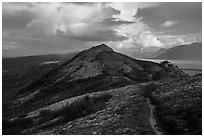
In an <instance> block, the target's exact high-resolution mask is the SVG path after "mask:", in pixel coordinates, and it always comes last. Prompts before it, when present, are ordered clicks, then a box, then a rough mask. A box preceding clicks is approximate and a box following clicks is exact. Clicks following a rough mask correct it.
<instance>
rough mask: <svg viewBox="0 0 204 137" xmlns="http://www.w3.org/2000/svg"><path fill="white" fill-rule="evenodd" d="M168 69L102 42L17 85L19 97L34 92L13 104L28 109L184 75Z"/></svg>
mask: <svg viewBox="0 0 204 137" xmlns="http://www.w3.org/2000/svg"><path fill="white" fill-rule="evenodd" d="M171 69H172V67H168V66H167V67H166V66H164V65H163V64H157V63H153V62H148V61H140V60H135V59H132V58H130V57H128V56H126V55H123V54H119V53H116V52H114V51H113V50H112V49H111V48H109V47H108V46H106V45H104V44H102V45H99V46H96V47H92V48H90V49H88V50H84V51H82V52H80V53H79V54H77V55H76V56H75V57H74V58H72V59H71V60H69V61H67V62H64V63H63V64H61V65H60V66H59V67H58V68H56V69H52V70H51V71H50V72H48V73H47V74H45V75H44V76H42V77H41V78H40V79H38V80H36V81H35V82H33V83H31V84H30V85H28V86H27V87H25V88H24V89H21V90H20V91H19V94H18V98H19V99H20V98H24V97H26V96H28V95H30V94H31V93H34V92H37V91H38V92H37V94H36V95H35V96H33V97H32V98H30V99H29V100H27V101H26V102H17V105H18V108H19V109H20V110H21V108H23V111H25V110H26V111H25V112H29V111H31V110H33V109H37V108H39V107H41V106H44V105H49V104H52V103H55V102H57V101H60V100H63V99H65V98H70V97H74V96H78V95H82V94H85V93H90V92H96V91H100V90H107V89H113V88H116V87H122V86H125V85H129V84H133V83H139V82H146V81H151V80H153V79H160V78H161V77H168V76H181V75H185V74H184V73H183V72H182V71H179V73H178V74H177V73H172V72H171ZM173 69H175V70H176V69H177V68H173ZM177 70H179V69H177ZM177 70H176V71H177Z"/></svg>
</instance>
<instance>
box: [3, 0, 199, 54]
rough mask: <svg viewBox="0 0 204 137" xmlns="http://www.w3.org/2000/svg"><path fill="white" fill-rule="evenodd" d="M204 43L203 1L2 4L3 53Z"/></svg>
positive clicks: (125, 49) (124, 50)
mask: <svg viewBox="0 0 204 137" xmlns="http://www.w3.org/2000/svg"><path fill="white" fill-rule="evenodd" d="M201 41H202V3H201V2H195V3H192V2H191V3H189V2H188V3H187V2H181V3H178V2H176V3H175V2H173V3H170V2H164V3H158V2H153V3H150V2H143V3H142V2H135V3H133V2H128V3H121V2H118V3H117V2H114V3H110V2H109V3H100V2H97V3H79V2H78V3H53V2H51V3H31V2H27V3H16V2H15V3H11V2H10V3H5V2H4V3H3V4H2V55H3V57H16V56H28V55H42V54H53V53H69V52H74V51H81V50H84V49H87V48H89V47H92V46H96V45H98V44H101V43H105V44H107V45H108V46H110V47H111V48H113V49H114V50H115V51H119V52H122V53H130V52H131V53H141V52H150V51H153V50H158V49H160V48H171V47H174V46H177V45H181V44H190V43H192V42H201Z"/></svg>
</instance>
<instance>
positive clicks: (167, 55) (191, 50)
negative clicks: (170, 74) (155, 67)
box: [156, 43, 202, 60]
mask: <svg viewBox="0 0 204 137" xmlns="http://www.w3.org/2000/svg"><path fill="white" fill-rule="evenodd" d="M156 58H157V59H170V60H202V43H192V44H189V45H179V46H176V47H173V48H170V49H168V50H166V51H165V52H163V53H162V54H160V55H159V56H157V57H156Z"/></svg>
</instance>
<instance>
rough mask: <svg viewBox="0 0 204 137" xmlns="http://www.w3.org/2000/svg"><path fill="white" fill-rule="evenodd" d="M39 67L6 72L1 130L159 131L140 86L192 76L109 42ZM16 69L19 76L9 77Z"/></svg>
mask: <svg viewBox="0 0 204 137" xmlns="http://www.w3.org/2000/svg"><path fill="white" fill-rule="evenodd" d="M42 65H45V67H42ZM38 66H41V67H42V68H39V69H38ZM35 67H36V72H35V73H33V74H32V71H28V70H29V68H30V70H32V67H30V66H27V69H26V66H25V67H24V69H25V71H24V73H21V71H16V70H10V73H6V72H3V73H4V74H7V75H3V81H4V82H3V85H4V86H3V98H4V100H3V112H4V113H3V116H4V117H3V134H158V133H157V131H156V126H154V124H152V122H148V121H149V119H150V117H151V119H152V115H153V114H152V109H151V107H150V104H149V103H148V101H147V99H146V97H145V96H144V93H143V91H142V90H141V89H140V88H139V87H140V84H141V83H147V82H151V81H155V80H157V81H160V80H161V81H162V80H163V79H170V80H171V79H176V78H177V79H189V78H190V77H189V76H187V75H186V74H185V73H184V72H183V71H182V70H180V69H179V68H178V67H177V66H175V65H173V64H170V63H169V62H167V61H165V62H162V63H160V64H158V63H153V62H150V61H142V60H136V59H133V58H131V57H128V56H126V55H123V54H120V53H117V52H114V51H113V50H112V49H111V48H110V47H108V46H107V45H105V44H101V45H98V46H95V47H92V48H90V49H87V50H84V51H82V52H80V53H78V54H77V55H75V56H74V57H73V58H72V59H70V60H67V61H65V62H63V63H55V65H54V64H49V63H40V64H36V65H35ZM46 69H47V71H46ZM26 70H27V71H26ZM39 70H44V71H42V73H40V74H39V75H38V74H37V73H39V72H40V71H39ZM12 71H16V73H18V74H16V73H14V75H13V77H19V79H17V80H15V79H14V80H12V79H7V80H6V77H8V76H9V74H12V73H11V72H12ZM21 74H22V75H21ZM29 74H30V76H29ZM35 75H36V76H35ZM5 76H6V77H5ZM28 76H29V77H28ZM32 76H35V77H33V78H32ZM25 78H28V79H25ZM29 79H31V80H30V82H28V83H27V84H26V85H24V84H23V83H24V82H25V83H26V81H28V80H29ZM19 81H24V82H21V83H19V84H16V82H17V83H18V82H19ZM10 85H12V86H10ZM15 89H17V90H15ZM8 91H9V92H8ZM13 91H15V92H13ZM10 96H12V98H9V97H10ZM5 110H7V111H5ZM133 119H134V120H133ZM99 125H100V126H99ZM16 127H18V128H16ZM70 128H71V129H70ZM85 129H89V130H85ZM87 131H89V132H87ZM162 133H165V132H163V131H162Z"/></svg>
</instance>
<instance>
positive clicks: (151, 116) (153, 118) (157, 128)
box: [147, 99, 164, 135]
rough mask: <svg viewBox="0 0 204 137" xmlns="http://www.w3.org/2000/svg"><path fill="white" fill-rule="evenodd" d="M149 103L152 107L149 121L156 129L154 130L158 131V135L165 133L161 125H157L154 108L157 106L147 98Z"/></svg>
mask: <svg viewBox="0 0 204 137" xmlns="http://www.w3.org/2000/svg"><path fill="white" fill-rule="evenodd" d="M147 103H148V105H149V107H150V117H149V122H150V124H151V126H152V129H153V130H154V132H155V133H156V135H164V133H163V132H161V131H160V129H159V127H158V126H157V120H156V118H155V117H154V109H155V106H154V105H152V104H151V102H150V100H149V99H147Z"/></svg>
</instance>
